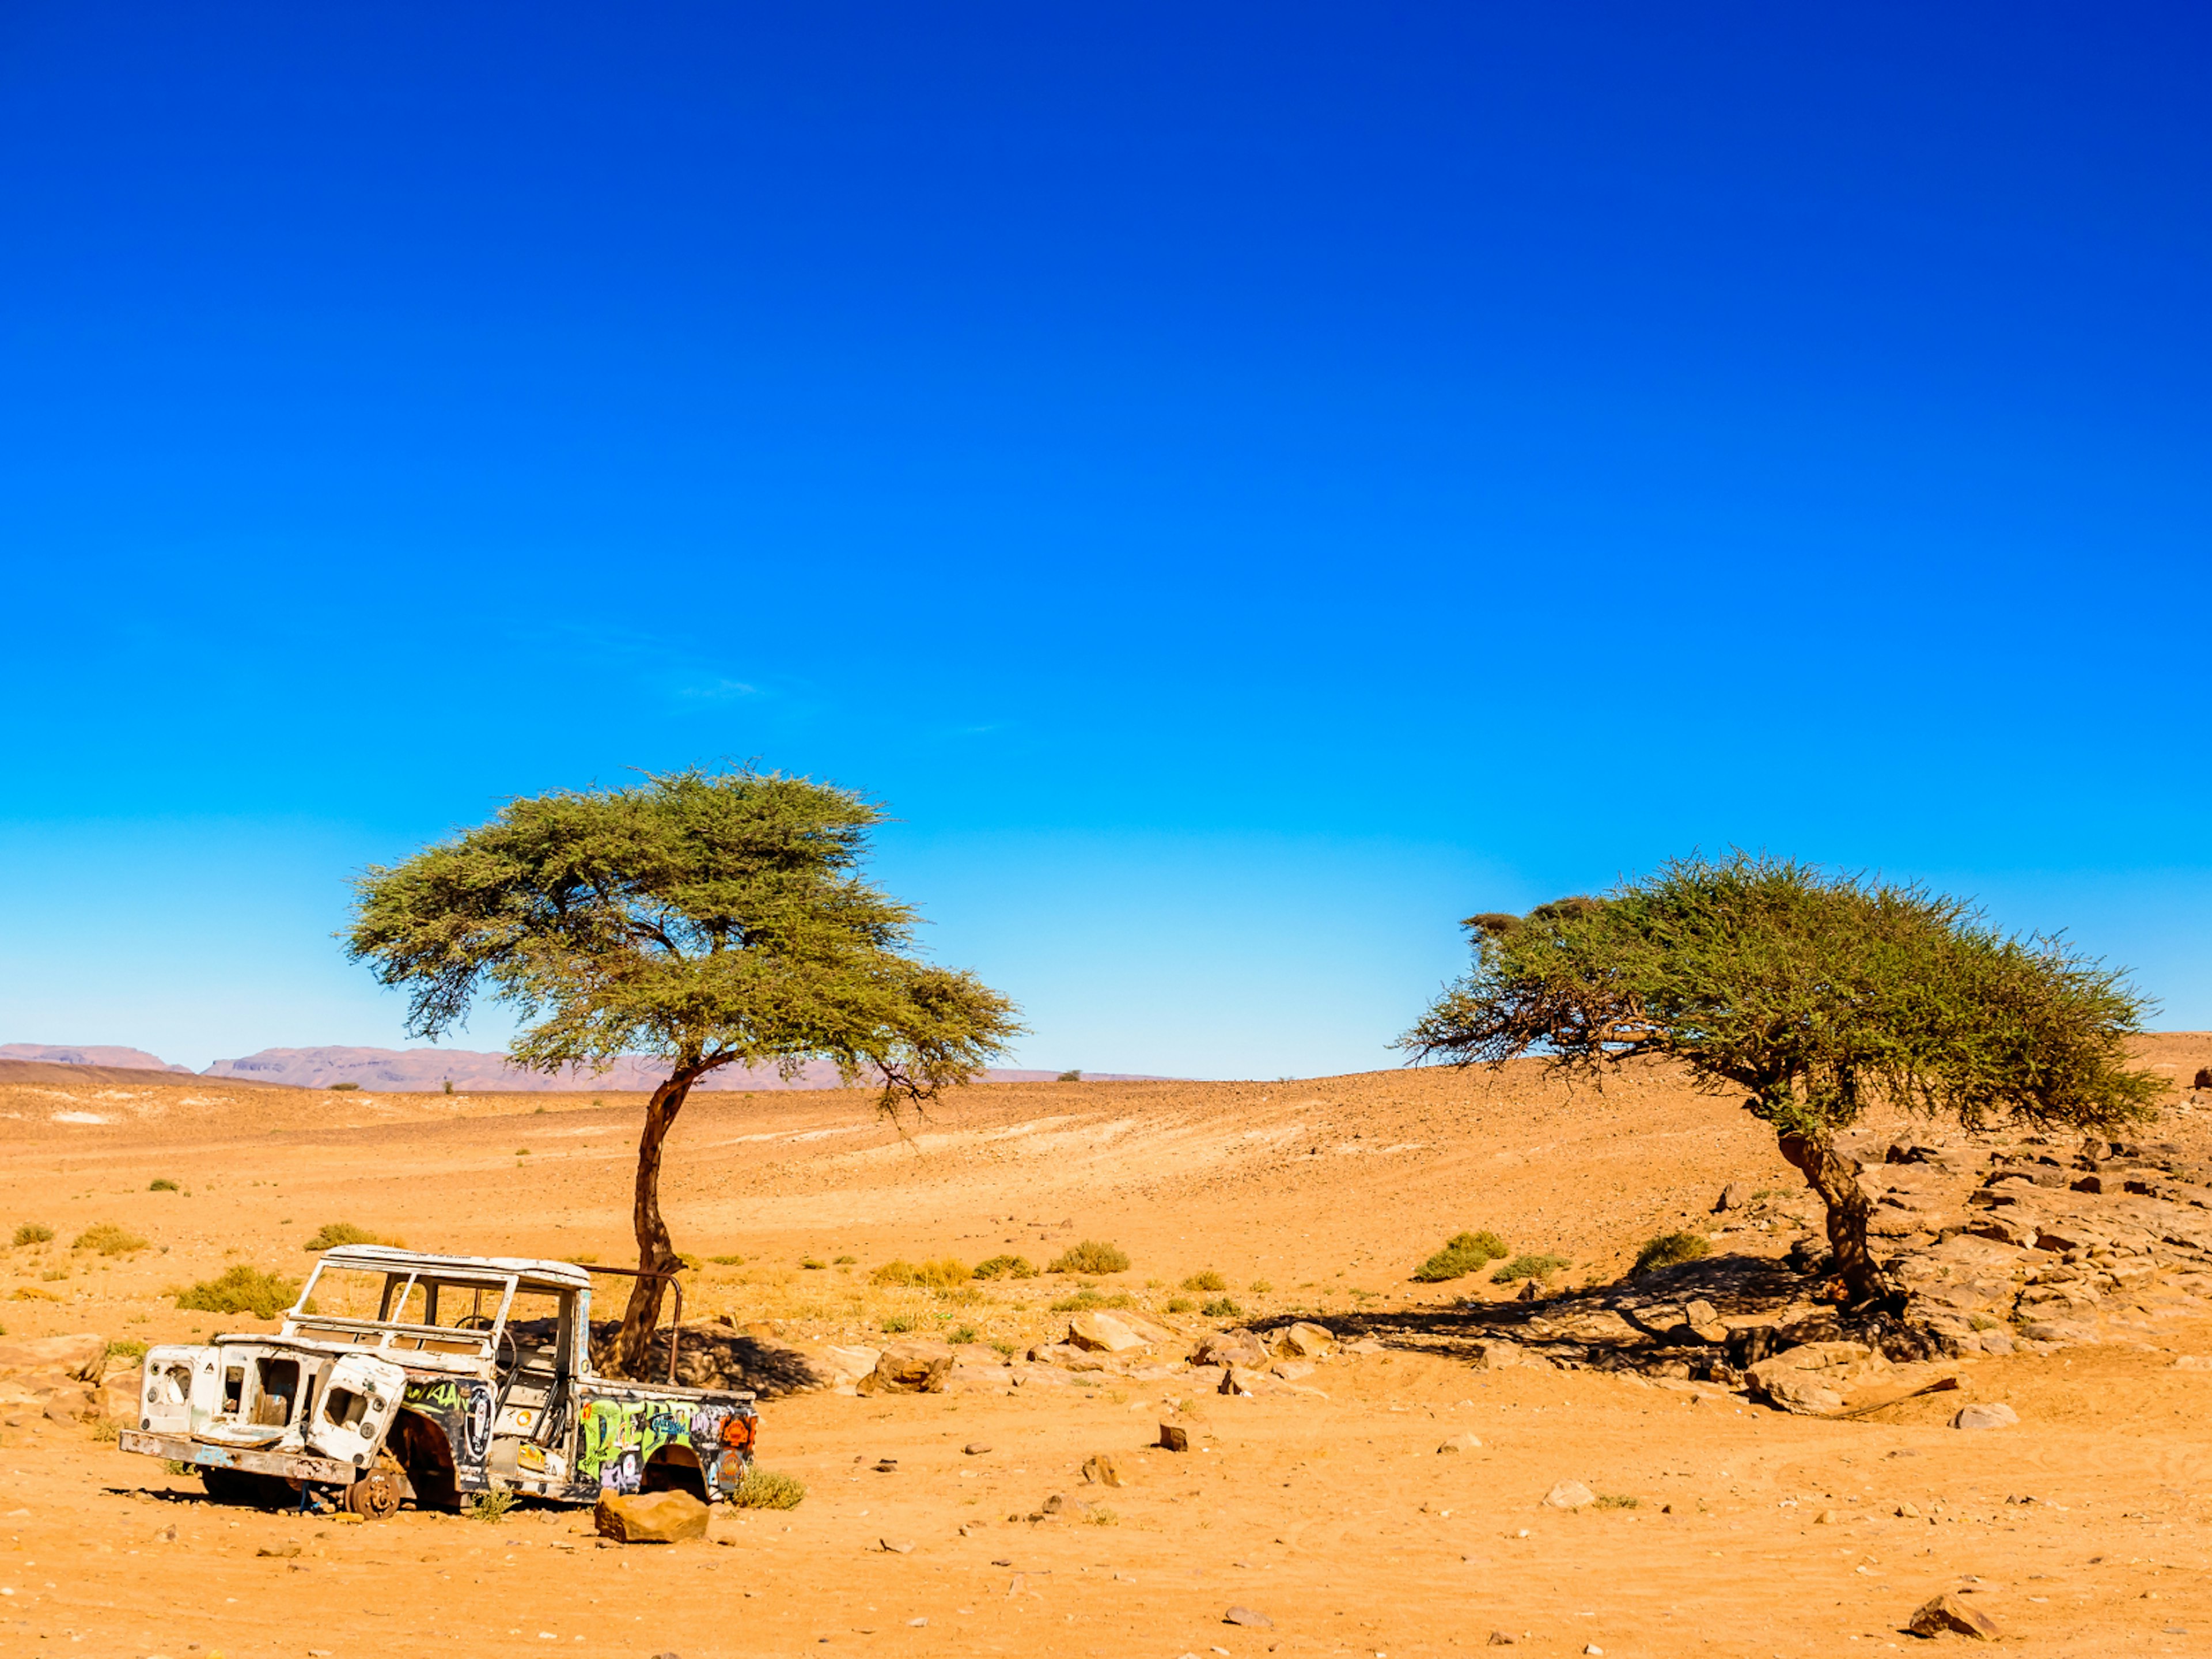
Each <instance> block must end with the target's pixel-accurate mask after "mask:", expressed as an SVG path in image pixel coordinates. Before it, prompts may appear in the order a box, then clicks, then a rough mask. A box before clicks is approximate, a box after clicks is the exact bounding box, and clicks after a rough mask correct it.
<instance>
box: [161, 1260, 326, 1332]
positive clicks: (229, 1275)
mask: <svg viewBox="0 0 2212 1659" xmlns="http://www.w3.org/2000/svg"><path fill="white" fill-rule="evenodd" d="M299 1294H300V1281H299V1280H298V1279H286V1278H284V1277H283V1275H282V1274H279V1273H263V1272H262V1271H261V1270H260V1269H259V1268H258V1267H253V1266H252V1265H251V1264H249V1263H247V1262H244V1261H239V1262H234V1263H233V1264H232V1265H231V1266H230V1267H227V1268H225V1269H224V1270H223V1273H222V1277H221V1278H219V1279H202V1280H201V1281H200V1282H199V1283H198V1284H197V1285H191V1287H189V1288H188V1289H185V1290H182V1291H178V1292H177V1305H178V1306H179V1308H188V1309H195V1310H198V1311H199V1312H202V1313H227V1314H238V1313H250V1314H252V1315H254V1316H256V1317H257V1318H261V1319H274V1318H275V1317H276V1316H277V1315H278V1314H280V1313H283V1311H284V1310H286V1309H287V1308H289V1307H290V1306H291V1305H292V1304H293V1303H294V1302H295V1300H296V1299H297V1298H298V1297H299Z"/></svg>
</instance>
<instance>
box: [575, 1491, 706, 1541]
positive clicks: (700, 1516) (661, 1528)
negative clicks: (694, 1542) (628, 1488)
mask: <svg viewBox="0 0 2212 1659" xmlns="http://www.w3.org/2000/svg"><path fill="white" fill-rule="evenodd" d="M592 1520H593V1522H596V1523H597V1525H598V1527H599V1535H600V1536H601V1537H603V1538H615V1539H619V1540H620V1541H622V1542H623V1543H625V1544H680V1543H682V1542H683V1541H684V1540H685V1539H687V1538H704V1537H705V1536H706V1535H707V1506H706V1505H705V1504H702V1503H701V1502H700V1501H699V1500H698V1499H697V1498H694V1497H692V1495H691V1494H690V1492H601V1493H600V1494H599V1507H598V1508H597V1509H595V1510H593V1511H592Z"/></svg>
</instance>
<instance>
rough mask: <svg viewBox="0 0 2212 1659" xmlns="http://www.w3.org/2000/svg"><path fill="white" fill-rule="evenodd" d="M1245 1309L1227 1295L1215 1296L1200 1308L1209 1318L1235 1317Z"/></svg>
mask: <svg viewBox="0 0 2212 1659" xmlns="http://www.w3.org/2000/svg"><path fill="white" fill-rule="evenodd" d="M1243 1311H1244V1310H1243V1309H1242V1308H1240V1307H1238V1306H1237V1304H1235V1303H1234V1302H1231V1300H1230V1299H1229V1298H1228V1297H1225V1296H1217V1297H1214V1298H1213V1300H1212V1301H1211V1302H1209V1303H1207V1304H1206V1305H1205V1306H1204V1307H1203V1308H1200V1310H1199V1312H1200V1313H1202V1314H1204V1315H1205V1316H1206V1317H1207V1318H1208V1319H1234V1318H1236V1317H1237V1315H1238V1314H1241V1313H1243Z"/></svg>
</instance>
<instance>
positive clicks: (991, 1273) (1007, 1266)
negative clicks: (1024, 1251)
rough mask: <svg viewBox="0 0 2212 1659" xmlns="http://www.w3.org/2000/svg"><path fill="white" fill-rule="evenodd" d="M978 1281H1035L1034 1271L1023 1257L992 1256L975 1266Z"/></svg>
mask: <svg viewBox="0 0 2212 1659" xmlns="http://www.w3.org/2000/svg"><path fill="white" fill-rule="evenodd" d="M975 1277H976V1278H978V1279H1035V1278H1036V1268H1035V1267H1031V1266H1030V1259H1029V1257H1027V1256H1025V1255H994V1256H992V1257H990V1258H989V1259H988V1260H987V1261H979V1262H977V1263H976V1264H975Z"/></svg>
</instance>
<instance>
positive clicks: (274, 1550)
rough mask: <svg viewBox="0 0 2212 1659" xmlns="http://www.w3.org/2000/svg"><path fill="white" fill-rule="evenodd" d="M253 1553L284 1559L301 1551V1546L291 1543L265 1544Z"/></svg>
mask: <svg viewBox="0 0 2212 1659" xmlns="http://www.w3.org/2000/svg"><path fill="white" fill-rule="evenodd" d="M253 1553H254V1554H256V1555H258V1556H266V1557H269V1558H270V1559H276V1560H283V1559H286V1558H288V1557H290V1556H295V1555H297V1554H298V1553H300V1547H299V1546H298V1545H297V1544H290V1543H286V1544H264V1545H263V1546H262V1547H260V1548H259V1549H258V1550H256V1551H254V1552H253Z"/></svg>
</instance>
